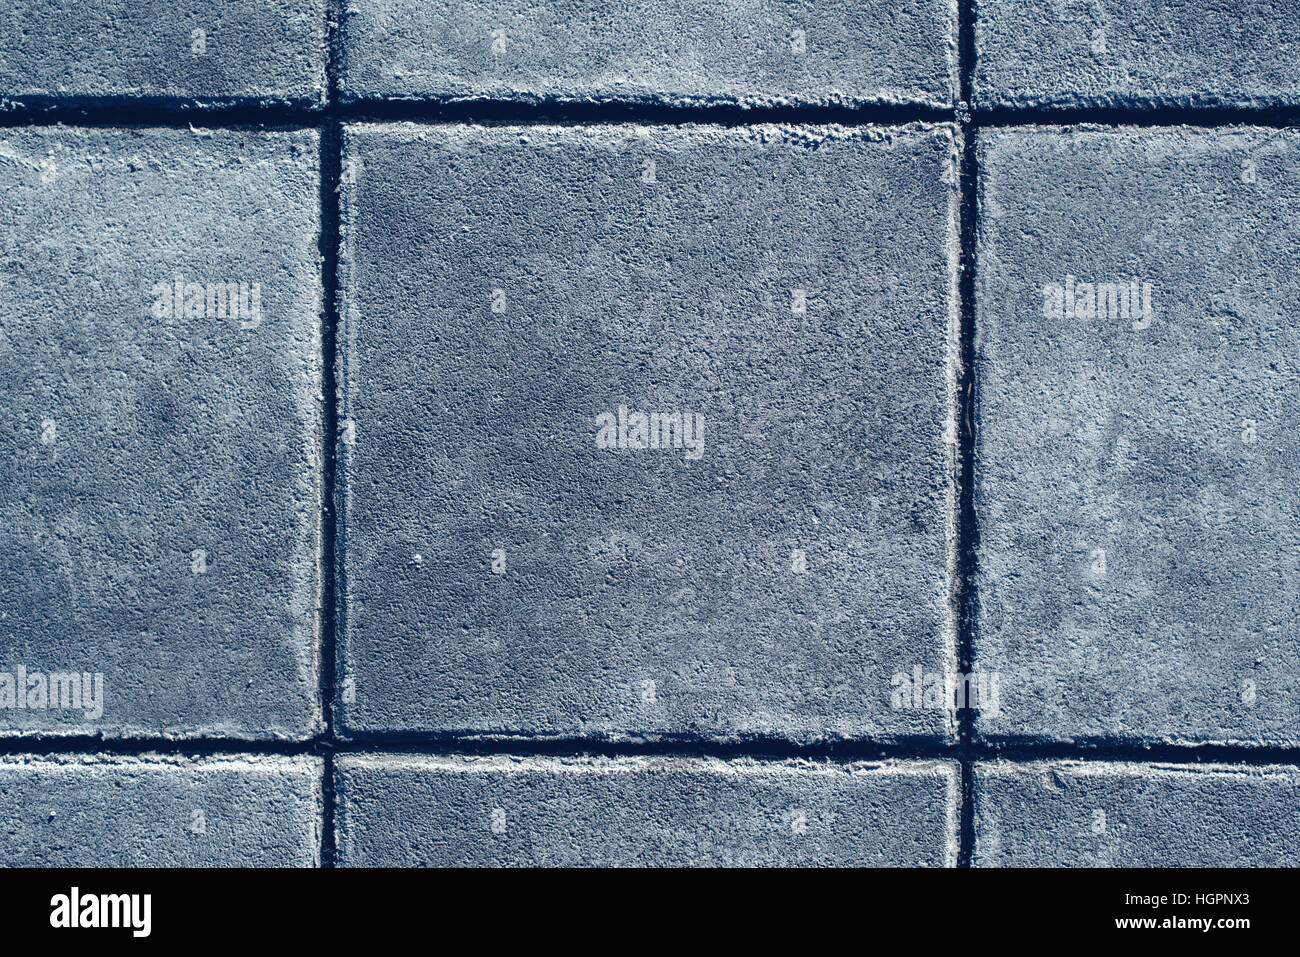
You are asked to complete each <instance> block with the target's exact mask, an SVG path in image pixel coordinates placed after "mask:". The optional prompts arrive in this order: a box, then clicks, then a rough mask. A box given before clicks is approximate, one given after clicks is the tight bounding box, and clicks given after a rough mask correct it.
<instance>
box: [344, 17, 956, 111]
mask: <svg viewBox="0 0 1300 957" xmlns="http://www.w3.org/2000/svg"><path fill="white" fill-rule="evenodd" d="M956 23H957V13H956V6H955V4H953V3H951V2H950V0H862V2H855V3H850V2H847V0H794V2H784V0H742V2H731V3H725V4H722V3H709V2H705V0H646V2H641V3H631V2H628V0H595V2H592V0H552V2H548V3H536V2H533V0H501V2H492V3H479V2H467V0H349V2H348V4H347V13H346V16H345V18H344V21H343V52H344V59H343V93H344V95H345V96H346V97H351V98H368V99H373V98H388V99H425V98H430V99H494V100H516V101H519V100H522V101H547V100H570V101H584V100H611V99H617V100H624V101H633V102H653V103H656V104H674V105H685V104H690V105H712V104H717V103H725V104H737V103H738V104H743V105H748V106H759V105H762V106H773V105H791V104H821V105H826V104H858V103H924V104H930V105H935V106H948V105H951V104H952V102H953V99H954V92H953V91H954V90H955V88H956V75H957V74H956V59H957V58H956V40H955V34H956Z"/></svg>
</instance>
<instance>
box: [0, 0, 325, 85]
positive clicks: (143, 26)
mask: <svg viewBox="0 0 1300 957" xmlns="http://www.w3.org/2000/svg"><path fill="white" fill-rule="evenodd" d="M325 85H326V84H325V3H324V0H277V2H275V3H260V2H257V0H222V2H220V3H213V2H211V0H144V2H141V0H61V2H59V3H50V2H48V0H9V2H8V3H6V4H5V9H4V15H3V16H0V109H3V107H4V106H6V105H12V103H13V102H14V101H17V102H20V103H27V104H32V105H37V106H45V105H50V104H66V103H69V102H74V103H75V102H79V101H86V100H92V99H96V98H102V97H111V98H115V99H116V98H121V99H124V100H129V101H130V102H131V103H141V102H157V103H175V104H185V103H193V102H201V103H207V104H226V105H237V104H245V103H247V104H256V103H288V104H293V105H298V106H319V105H321V104H323V102H324V99H325Z"/></svg>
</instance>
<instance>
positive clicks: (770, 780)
mask: <svg viewBox="0 0 1300 957" xmlns="http://www.w3.org/2000/svg"><path fill="white" fill-rule="evenodd" d="M336 776H337V781H338V785H337V787H338V800H339V811H338V825H339V830H338V840H339V863H340V865H341V866H385V867H399V866H400V867H412V866H480V867H483V866H574V865H591V866H634V865H641V866H645V865H649V866H692V865H713V866H737V867H751V866H764V865H767V866H775V865H785V866H825V865H840V866H852V867H864V866H902V865H907V866H914V867H919V866H930V867H942V866H951V865H952V864H953V863H954V862H955V860H956V851H955V827H956V810H955V809H956V792H957V772H956V769H955V767H953V766H951V765H948V764H941V763H917V764H898V765H871V764H819V763H813V762H795V761H791V762H773V763H768V762H758V761H750V760H736V761H722V760H713V759H683V758H618V759H601V758H588V759H578V758H563V759H562V758H540V757H531V758H516V757H509V756H497V757H490V758H460V757H443V758H436V757H422V756H415V755H365V756H360V755H347V756H344V757H341V758H340V759H339V761H338V764H337V765H336Z"/></svg>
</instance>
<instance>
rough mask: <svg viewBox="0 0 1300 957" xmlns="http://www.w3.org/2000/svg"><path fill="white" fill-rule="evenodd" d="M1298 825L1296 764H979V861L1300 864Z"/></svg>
mask: <svg viewBox="0 0 1300 957" xmlns="http://www.w3.org/2000/svg"><path fill="white" fill-rule="evenodd" d="M1297 824H1300V772H1297V770H1296V769H1295V768H1294V767H1272V766H1269V767H1264V766H1260V767H1250V768H1242V767H1223V766H1215V765H1194V766H1187V765H1182V766H1173V765H1158V764H1157V765H1144V764H1122V763H1119V764H1117V763H1110V762H1102V761H1098V762H1092V761H1087V762H1083V761H1067V762H1060V763H1052V762H1033V763H1029V764H1010V763H994V764H980V765H976V766H975V859H974V863H975V865H976V866H977V867H1295V866H1296V864H1297V858H1296V846H1295V838H1294V835H1295V830H1296V826H1297ZM1135 890H1136V889H1135ZM1198 890H1200V889H1199V888H1198ZM1203 890H1204V891H1206V892H1210V891H1218V890H1221V889H1220V888H1214V887H1206V888H1203ZM1223 890H1226V888H1224V889H1223ZM1143 893H1145V891H1143ZM1158 916H1159V915H1158Z"/></svg>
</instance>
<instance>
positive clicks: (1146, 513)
mask: <svg viewBox="0 0 1300 957" xmlns="http://www.w3.org/2000/svg"><path fill="white" fill-rule="evenodd" d="M980 149H981V152H980V156H981V159H980V163H981V173H982V189H981V195H980V235H979V257H980V258H979V280H978V289H977V300H978V301H977V309H978V313H977V327H978V330H979V331H978V341H977V353H978V380H979V388H980V413H979V433H978V434H979V438H978V442H979V446H978V450H977V474H976V489H975V495H976V507H977V510H978V515H979V521H980V555H979V577H978V593H979V604H980V617H979V624H978V633H977V636H976V657H977V660H978V661H979V663H980V664H981V665H982V666H983V667H984V668H985V669H988V670H992V671H997V672H1000V673H1001V674H1002V682H1001V684H1002V709H1001V713H1000V714H999V715H998V716H996V717H994V716H984V715H981V716H980V718H979V726H980V728H981V730H982V731H985V732H988V733H991V734H994V735H1013V736H1016V735H1028V736H1033V737H1046V738H1050V739H1053V740H1072V739H1079V738H1098V739H1103V740H1123V741H1167V742H1188V743H1196V742H1223V743H1242V744H1251V743H1260V742H1266V743H1272V744H1285V745H1295V744H1296V743H1297V742H1298V741H1300V739H1298V738H1297V732H1298V729H1300V612H1297V609H1298V608H1300V566H1297V563H1296V556H1297V554H1300V493H1298V492H1297V489H1296V482H1295V476H1296V465H1297V463H1298V462H1300V408H1298V407H1297V405H1296V401H1295V398H1296V395H1297V394H1300V358H1298V357H1300V325H1297V323H1296V321H1295V303H1296V302H1297V300H1300V279H1297V274H1296V271H1295V250H1296V249H1297V248H1300V225H1298V224H1300V163H1298V162H1297V161H1298V160H1300V134H1297V133H1296V132H1295V131H1289V130H1272V129H1255V128H1234V129H1222V130H1201V129H1187V128H1172V129H1155V128H1153V129H1134V128H1123V129H1118V130H1116V129H1106V130H1103V129H1096V128H1083V129H1043V128H1028V129H1006V130H991V131H987V132H985V133H982V134H981V141H980ZM1107 287H1109V288H1107ZM1134 289H1136V290H1137V295H1134V294H1133V290H1134ZM1126 291H1127V292H1128V295H1125V292H1126ZM1099 302H1100V305H1099V304H1098V303H1099ZM1138 302H1140V308H1136V309H1134V303H1138ZM1148 302H1149V309H1148ZM1125 305H1127V306H1128V307H1129V309H1128V311H1127V312H1126V310H1125V308H1124V307H1125Z"/></svg>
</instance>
